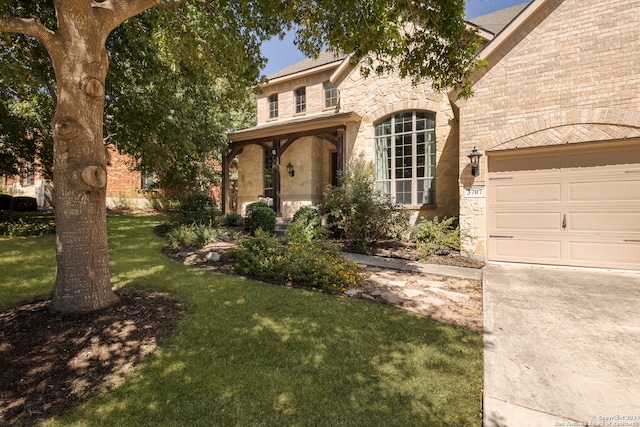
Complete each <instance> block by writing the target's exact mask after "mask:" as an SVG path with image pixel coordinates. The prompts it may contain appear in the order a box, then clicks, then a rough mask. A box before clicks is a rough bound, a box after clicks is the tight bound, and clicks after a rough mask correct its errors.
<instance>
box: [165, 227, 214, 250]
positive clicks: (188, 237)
mask: <svg viewBox="0 0 640 427" xmlns="http://www.w3.org/2000/svg"><path fill="white" fill-rule="evenodd" d="M166 237H167V241H168V242H169V247H170V248H172V249H178V248H185V247H192V246H204V245H206V244H207V243H211V242H215V241H217V240H218V230H217V229H215V228H211V227H209V226H207V225H204V224H179V225H177V226H176V227H174V228H172V229H171V230H169V231H168V232H167V234H166Z"/></svg>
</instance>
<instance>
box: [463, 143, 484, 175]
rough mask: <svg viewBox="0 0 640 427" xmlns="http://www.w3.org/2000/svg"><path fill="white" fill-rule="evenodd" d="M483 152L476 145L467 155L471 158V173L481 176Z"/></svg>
mask: <svg viewBox="0 0 640 427" xmlns="http://www.w3.org/2000/svg"><path fill="white" fill-rule="evenodd" d="M481 156H482V153H480V152H479V151H478V150H476V147H473V150H471V153H470V154H469V155H468V156H467V157H468V158H469V162H470V163H471V175H473V176H480V157H481Z"/></svg>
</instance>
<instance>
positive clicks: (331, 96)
mask: <svg viewBox="0 0 640 427" xmlns="http://www.w3.org/2000/svg"><path fill="white" fill-rule="evenodd" d="M322 87H323V88H324V108H331V107H335V106H336V105H338V90H337V89H336V88H335V86H333V83H331V82H328V81H327V82H324V83H323V84H322Z"/></svg>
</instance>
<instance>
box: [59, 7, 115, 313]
mask: <svg viewBox="0 0 640 427" xmlns="http://www.w3.org/2000/svg"><path fill="white" fill-rule="evenodd" d="M67 3H69V2H68V0H67ZM86 4H89V2H86ZM81 9H83V8H82V7H80V8H79V9H76V10H65V11H64V12H65V13H66V16H64V17H62V18H60V15H61V14H60V13H59V22H58V23H59V27H58V30H57V31H56V39H57V43H56V46H55V48H52V49H50V51H49V53H50V54H51V57H52V62H53V65H54V69H55V74H56V80H57V82H56V83H57V88H58V101H57V109H56V114H55V115H54V117H53V121H52V126H53V141H54V159H53V183H54V190H53V207H54V210H55V218H56V229H57V231H56V233H57V235H56V258H57V273H56V283H55V288H54V292H53V298H52V300H51V304H50V307H51V308H52V309H53V310H55V311H59V312H64V313H70V312H73V313H84V312H89V311H93V310H97V309H100V308H104V307H107V306H109V305H111V304H113V303H114V302H116V301H117V297H116V295H115V294H114V293H113V290H112V288H111V282H110V275H109V254H108V247H107V222H106V184H107V172H106V166H107V162H108V154H107V152H106V149H105V146H104V142H103V138H102V132H103V130H102V126H103V111H104V82H105V76H106V72H107V67H108V59H107V52H106V49H105V38H106V35H104V34H101V31H100V30H101V25H99V24H98V23H96V22H95V21H94V19H95V17H94V16H93V14H92V13H86V12H87V11H86V10H81ZM58 12H60V11H58ZM74 12H76V13H74Z"/></svg>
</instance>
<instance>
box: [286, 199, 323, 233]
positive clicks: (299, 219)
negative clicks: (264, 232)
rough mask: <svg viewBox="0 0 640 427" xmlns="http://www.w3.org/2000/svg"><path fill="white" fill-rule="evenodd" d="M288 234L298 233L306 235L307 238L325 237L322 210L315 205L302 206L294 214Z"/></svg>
mask: <svg viewBox="0 0 640 427" xmlns="http://www.w3.org/2000/svg"><path fill="white" fill-rule="evenodd" d="M287 234H298V235H300V236H304V237H305V238H306V239H307V240H315V239H321V238H322V237H324V233H323V230H322V216H321V215H320V210H318V208H316V207H314V206H302V207H301V208H300V209H298V211H297V212H296V213H295V214H294V215H293V219H292V220H291V224H289V228H288V230H287Z"/></svg>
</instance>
